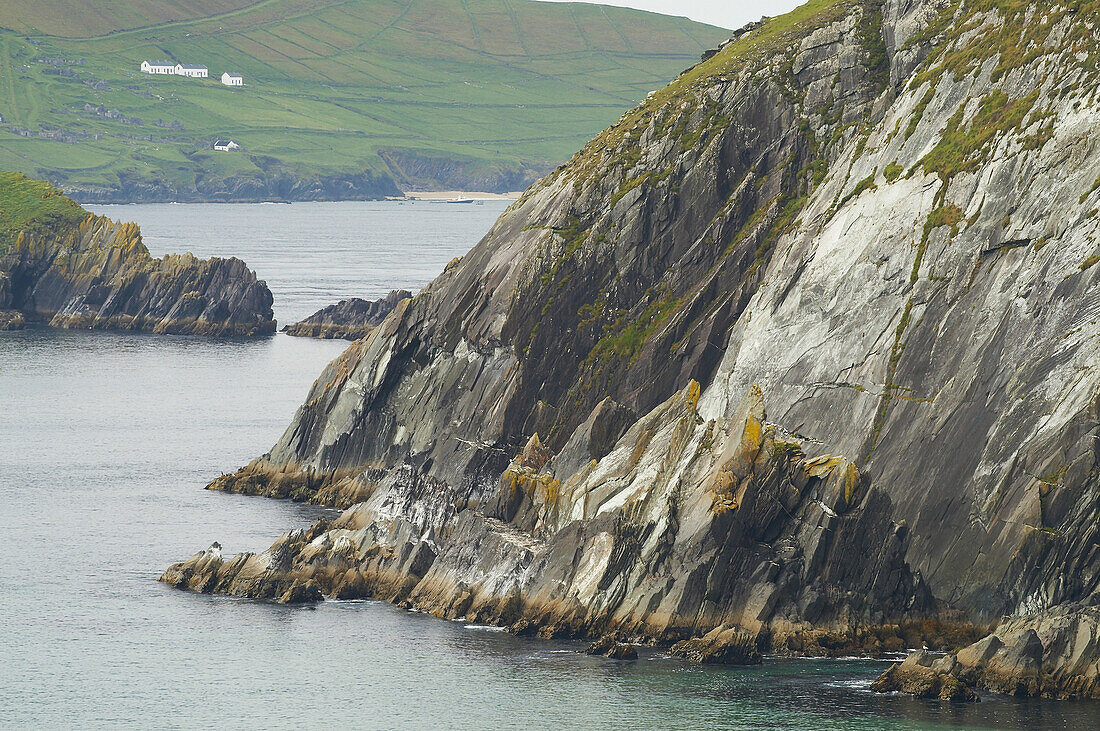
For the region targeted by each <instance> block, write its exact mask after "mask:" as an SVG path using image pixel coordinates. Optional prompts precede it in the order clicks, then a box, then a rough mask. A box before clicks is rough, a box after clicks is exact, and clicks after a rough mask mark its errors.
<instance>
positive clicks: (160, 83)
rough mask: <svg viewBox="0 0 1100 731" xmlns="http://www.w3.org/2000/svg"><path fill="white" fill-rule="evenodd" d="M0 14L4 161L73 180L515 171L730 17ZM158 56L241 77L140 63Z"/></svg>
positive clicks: (444, 9) (89, 1)
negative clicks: (226, 81)
mask: <svg viewBox="0 0 1100 731" xmlns="http://www.w3.org/2000/svg"><path fill="white" fill-rule="evenodd" d="M13 6H14V7H13ZM214 6H217V7H218V8H220V9H222V10H224V12H220V13H219V14H217V15H207V13H209V12H210V11H211V9H212V8H213V7H214ZM225 9H228V10H225ZM8 16H10V17H8ZM0 26H4V27H8V28H10V30H0V115H3V123H2V124H0V168H2V169H10V170H19V171H22V172H26V173H28V174H30V175H34V176H36V177H40V178H45V179H48V180H50V181H51V182H54V183H55V184H58V185H60V186H62V187H64V188H65V189H67V190H71V191H74V193H75V194H76V195H78V196H82V197H84V198H87V197H89V196H90V197H92V198H95V197H96V195H95V194H94V193H92V192H91V191H94V190H95V189H102V190H111V189H119V188H125V187H126V186H127V185H131V186H132V185H133V184H135V183H141V184H155V183H162V184H166V185H169V186H172V187H174V188H177V189H179V190H186V189H196V188H202V187H203V186H204V185H206V186H207V187H209V186H210V185H211V183H212V181H223V180H242V179H244V180H249V179H256V180H262V179H265V177H270V176H272V175H277V174H291V175H301V176H311V175H312V176H332V175H341V174H356V173H361V172H363V171H375V172H377V173H380V174H384V175H388V176H391V177H392V178H393V179H394V180H395V181H396V183H397V185H398V186H399V187H402V188H430V187H437V188H438V187H444V188H446V187H452V186H457V185H458V184H460V183H465V184H464V185H463V186H462V187H468V188H477V187H482V188H486V187H496V188H501V187H511V186H509V185H508V183H513V184H514V183H515V182H516V181H518V180H521V179H524V178H530V176H531V175H533V174H535V173H536V172H541V171H543V170H546V169H547V168H549V167H551V166H553V165H555V164H558V163H560V162H562V161H564V160H565V159H567V158H568V157H569V155H570V154H572V153H573V152H574V151H575V150H577V149H578V148H580V147H581V146H582V145H583V143H584V142H585V141H586V140H587V139H589V138H590V137H591V136H592V135H594V134H595V133H596V132H598V131H599V130H601V129H602V128H604V127H605V126H606V125H607V124H609V123H610V122H612V121H614V120H615V119H616V118H617V117H618V116H619V115H620V114H622V112H624V111H625V110H627V109H628V108H630V107H632V106H633V105H634V104H635V103H637V102H638V101H639V100H641V99H642V98H643V97H644V96H645V95H646V94H647V93H648V92H649V91H651V90H653V89H656V88H659V87H661V86H663V85H664V84H665V83H667V82H668V81H669V80H670V79H671V78H673V77H674V76H675V75H676V74H677V73H678V72H679V71H681V70H683V69H684V68H685V67H687V66H689V65H691V64H692V63H694V62H695V61H697V60H698V54H699V53H700V51H701V50H702V49H704V48H708V47H712V46H713V45H715V44H716V43H717V42H719V41H721V40H722V39H723V38H725V37H726V36H727V35H728V32H727V31H724V30H721V29H718V28H714V27H711V26H706V25H702V24H699V23H695V22H692V21H689V20H687V19H684V18H673V17H668V16H661V15H655V14H651V13H643V12H638V11H633V10H627V9H622V8H614V7H602V6H594V5H585V4H566V3H561V4H559V3H539V2H531V1H529V0H261V1H260V2H254V1H253V2H248V0H228V2H226V1H225V0H221V1H219V2H215V1H214V0H191V1H190V2H176V3H172V2H163V1H162V0H144V1H142V0H7V2H6V3H5V4H4V10H3V11H2V14H0ZM81 35H85V36H87V37H79V36H81ZM161 58H167V59H172V60H176V61H181V62H183V63H200V64H204V65H206V66H208V67H209V68H210V73H211V77H219V76H220V75H221V73H222V71H226V70H230V71H237V72H240V73H242V74H243V75H244V77H245V84H246V86H245V87H244V88H243V89H231V88H228V87H224V86H222V85H221V84H220V83H219V82H218V80H217V78H210V79H203V80H199V79H186V78H177V77H172V76H149V75H146V74H141V73H139V71H138V66H139V64H140V62H141V61H142V60H144V59H161ZM86 105H90V106H86ZM116 112H117V114H116ZM105 113H107V114H109V115H111V116H105ZM118 114H120V115H122V118H119V117H118V116H117V115H118ZM157 120H160V124H158V123H157ZM139 122H140V123H139ZM223 136H224V137H230V138H232V139H234V140H235V141H237V142H238V143H240V144H241V145H242V146H243V148H244V149H243V151H241V152H234V153H215V152H213V151H212V150H211V149H210V146H211V143H212V141H213V140H214V139H215V138H216V137H223ZM478 183H483V185H478Z"/></svg>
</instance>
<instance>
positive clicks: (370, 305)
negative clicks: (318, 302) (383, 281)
mask: <svg viewBox="0 0 1100 731" xmlns="http://www.w3.org/2000/svg"><path fill="white" fill-rule="evenodd" d="M410 297H412V292H409V291H408V290H404V289H395V290H393V291H392V292H390V293H389V294H388V295H386V296H385V297H382V298H381V299H377V300H371V301H368V300H362V299H358V298H356V297H353V298H351V299H346V300H342V301H340V302H339V303H337V304H335V305H329V306H328V307H325V308H323V309H320V310H318V311H317V312H315V313H313V314H312V315H310V316H309V317H307V318H306V319H304V320H302V321H300V322H295V323H292V324H290V325H286V326H285V327H283V332H285V333H286V334H287V335H296V336H300V337H311V338H343V339H344V340H358V339H359V338H362V337H366V335H367V333H369V332H370V331H371V330H373V329H374V328H375V327H377V326H378V324H379V323H381V322H382V320H384V319H386V316H387V315H389V314H390V313H391V312H393V310H394V309H395V308H396V307H397V305H398V304H400V303H401V301H402V300H406V299H409V298H410Z"/></svg>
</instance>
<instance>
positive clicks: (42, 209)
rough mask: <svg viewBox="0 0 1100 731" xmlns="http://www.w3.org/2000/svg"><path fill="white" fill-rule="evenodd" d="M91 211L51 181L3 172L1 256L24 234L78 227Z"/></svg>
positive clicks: (0, 175)
mask: <svg viewBox="0 0 1100 731" xmlns="http://www.w3.org/2000/svg"><path fill="white" fill-rule="evenodd" d="M87 215H88V212H87V211H85V210H84V209H83V208H81V207H80V205H78V204H77V203H76V202H75V201H73V200H72V199H70V198H66V197H65V195H64V194H63V193H62V192H61V191H60V190H58V189H57V188H55V187H53V186H52V185H50V184H49V183H47V182H44V181H41V180H34V179H33V178H28V177H27V176H26V175H23V174H22V173H13V172H8V171H5V170H0V254H6V253H7V252H8V251H9V250H10V249H11V247H12V244H14V243H15V240H16V238H17V237H18V236H19V233H20V232H21V231H37V230H43V229H46V228H51V227H54V226H55V225H58V224H61V225H71V226H76V225H78V224H79V223H80V222H81V221H83V220H84V218H85V217H87Z"/></svg>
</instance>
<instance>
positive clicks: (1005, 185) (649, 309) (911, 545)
mask: <svg viewBox="0 0 1100 731" xmlns="http://www.w3.org/2000/svg"><path fill="white" fill-rule="evenodd" d="M1098 26H1100V9H1098V8H1096V7H1094V6H1093V5H1090V4H1077V5H1074V6H1073V7H1066V6H1054V7H1051V6H1049V5H1047V4H1041V3H1027V2H1008V1H1007V0H1004V1H1002V0H991V1H990V2H982V3H975V2H969V0H885V1H884V2H878V1H875V0H837V1H836V2H821V3H811V4H808V5H806V6H804V7H802V8H800V9H799V10H798V11H797V12H795V13H792V14H790V15H787V16H782V17H779V18H773V19H771V20H769V21H767V22H766V23H765V24H764V25H763V26H762V27H760V28H757V29H755V30H749V31H748V32H746V33H745V34H743V35H741V36H740V37H739V38H737V39H736V40H735V41H733V42H732V43H729V44H727V45H726V46H725V47H724V48H722V49H721V50H720V51H719V52H718V53H716V54H714V55H713V56H712V57H710V58H709V59H707V60H706V61H704V62H703V63H701V64H699V65H698V66H696V67H694V68H692V69H689V70H688V71H687V72H685V73H684V74H683V75H682V76H681V77H680V78H679V79H677V81H676V82H674V83H673V84H672V85H671V86H669V87H668V88H666V89H663V90H661V91H659V92H657V93H655V94H653V95H651V97H650V98H649V99H648V100H647V102H646V103H645V104H643V105H642V106H640V107H638V108H637V109H635V110H632V111H631V112H629V113H628V114H626V115H624V116H623V118H622V119H620V120H619V122H618V123H617V124H615V125H614V126H612V127H611V128H609V129H608V130H606V131H605V132H604V133H602V134H601V135H599V136H598V137H597V138H596V139H594V140H593V141H592V142H591V143H589V145H587V146H586V147H585V148H584V149H583V150H582V151H581V152H579V153H578V154H577V155H576V156H575V157H574V158H573V160H571V161H570V162H569V163H568V164H567V165H565V166H563V167H562V168H560V169H558V170H557V171H555V172H554V173H552V174H551V175H549V176H547V177H546V178H544V179H543V180H541V181H540V182H539V183H537V184H536V185H534V186H532V188H531V189H529V190H528V191H527V192H526V193H525V195H524V197H523V198H522V199H521V200H520V201H518V202H517V203H515V204H514V205H513V206H511V207H510V208H509V209H508V211H506V212H505V213H504V215H502V216H501V218H500V219H499V220H498V221H497V223H496V224H495V225H494V227H493V228H492V230H491V231H490V232H489V233H488V235H487V236H486V237H485V239H483V240H482V241H481V242H480V243H479V244H478V245H477V246H476V247H474V249H473V250H472V251H471V252H470V253H469V254H467V255H466V256H465V257H463V258H462V259H461V260H459V261H457V262H455V263H453V264H452V265H450V266H449V267H448V268H447V270H446V271H445V272H444V273H443V274H442V275H440V277H438V278H437V279H436V280H435V281H434V282H433V283H432V284H431V285H429V286H428V287H427V288H426V289H425V290H423V291H422V292H420V293H419V294H418V295H417V296H416V297H415V298H413V299H412V300H409V301H407V302H405V303H403V304H402V305H400V306H399V307H398V308H396V309H395V310H394V312H393V313H391V314H390V316H389V317H388V318H387V319H386V320H385V321H384V322H383V323H382V324H381V325H379V326H378V327H377V328H376V329H375V330H373V331H372V332H371V333H370V334H369V335H368V336H367V337H366V338H364V339H362V340H360V341H357V343H356V344H355V350H354V351H352V352H349V353H346V354H345V355H344V356H342V357H341V359H340V360H339V361H337V362H336V363H334V364H333V365H331V366H330V367H329V368H328V369H327V370H326V371H325V373H324V374H323V375H322V377H321V378H320V379H319V380H318V382H317V383H316V384H315V385H314V388H313V390H312V391H311V393H310V395H309V397H308V400H307V402H306V403H305V404H304V405H303V406H302V407H301V408H300V409H299V411H298V413H297V415H296V417H295V419H294V422H293V423H292V424H291V426H290V427H289V428H288V429H287V431H286V432H285V433H284V435H283V437H282V438H281V439H280V440H279V441H278V442H277V443H276V445H275V446H274V447H273V448H272V450H271V451H270V452H269V453H268V454H266V455H264V456H263V457H262V458H260V459H259V460H257V461H255V462H253V463H252V464H251V465H249V466H247V467H245V468H243V469H242V470H241V471H240V472H238V473H237V474H235V475H231V476H225V477H223V478H222V479H220V480H219V481H218V483H217V486H218V487H219V488H221V489H241V490H244V491H249V490H252V489H253V487H254V486H255V485H257V484H260V483H264V482H265V481H269V478H270V477H271V476H272V475H281V476H282V477H281V478H280V479H281V481H282V482H284V483H287V482H290V483H296V484H298V485H299V490H298V492H297V494H296V497H298V498H299V499H310V500H317V501H322V502H332V501H333V499H336V500H343V499H347V498H348V496H350V495H353V494H357V495H358V496H359V497H355V498H352V499H354V500H359V499H362V500H365V502H363V503H362V504H361V505H357V506H353V507H351V508H350V509H349V511H348V512H347V513H345V515H344V516H343V517H342V518H341V519H340V520H339V521H337V524H336V525H334V526H332V527H330V528H328V529H325V531H324V532H323V534H322V535H321V536H318V537H316V540H319V541H320V542H321V543H322V544H323V543H325V542H326V541H332V545H333V546H335V545H336V542H337V541H339V540H340V539H341V538H343V537H347V538H348V541H350V542H351V543H350V544H348V543H340V546H341V549H340V550H345V549H346V551H345V553H343V554H340V555H342V556H343V558H337V557H336V554H335V553H334V550H335V549H333V550H328V549H325V550H323V551H322V550H321V549H319V548H318V549H317V550H318V551H320V552H319V553H317V554H309V555H310V556H316V557H321V558H317V561H318V562H319V563H318V566H324V567H328V568H325V570H324V571H315V570H310V571H309V572H307V573H308V574H309V575H310V576H313V575H314V574H318V575H321V574H325V575H327V573H326V572H329V571H330V570H331V573H332V576H333V577H342V578H332V579H322V578H317V579H316V580H317V581H318V585H319V586H320V587H321V590H322V592H324V593H325V594H326V595H329V594H332V593H337V594H338V593H340V592H343V591H353V592H358V593H363V592H366V593H369V594H370V595H373V596H381V597H384V598H390V599H393V600H395V601H400V602H407V603H410V604H414V605H416V606H420V607H423V608H425V609H427V610H429V611H433V612H436V613H438V614H441V615H443V616H471V617H477V618H479V619H481V620H484V621H495V622H500V623H503V624H510V625H513V626H514V625H515V623H516V622H521V621H522V622H527V623H529V624H528V625H525V626H531V625H534V626H537V627H539V628H540V630H541V631H543V632H544V633H546V634H558V633H564V634H570V633H576V632H581V633H586V634H608V633H616V635H617V636H620V637H630V636H631V635H632V634H637V635H638V636H641V637H645V638H648V639H651V640H654V641H662V642H677V641H680V640H686V639H691V638H701V637H703V636H704V635H706V634H707V633H709V632H711V631H713V630H715V629H716V628H724V629H723V630H722V631H727V630H730V629H734V630H739V631H743V632H746V633H748V634H750V635H752V636H754V637H755V638H757V640H756V644H757V645H758V646H759V648H760V649H761V651H764V650H765V649H767V648H772V649H773V650H774V649H775V648H779V650H781V651H791V652H807V653H822V654H827V653H829V652H834V653H835V652H839V651H852V650H856V651H858V652H876V651H882V650H886V649H892V650H898V649H904V647H906V646H908V647H913V646H918V643H919V642H920V641H921V637H922V636H924V637H929V636H931V637H938V639H939V642H940V643H941V644H938V645H936V646H937V647H944V646H945V645H948V644H953V645H954V646H955V647H958V646H961V645H964V644H969V642H972V641H973V639H976V637H977V636H980V634H976V635H974V636H973V637H971V638H969V639H963V638H964V637H966V635H967V632H972V633H975V632H979V631H980V632H981V633H984V631H985V630H986V628H987V627H988V625H989V623H990V622H992V621H993V620H994V619H996V618H998V617H1000V616H1001V615H1002V614H1005V613H1009V614H1013V615H1025V614H1030V613H1034V612H1035V611H1038V610H1043V609H1049V608H1051V607H1055V606H1057V605H1059V604H1062V603H1065V602H1073V601H1078V600H1081V599H1083V598H1084V597H1087V596H1089V595H1090V594H1091V593H1093V592H1094V591H1096V590H1097V587H1098V585H1100V560H1098V554H1097V551H1096V544H1097V539H1098V535H1100V533H1098V531H1100V439H1098V437H1100V371H1098V370H1097V368H1096V363H1097V362H1100V309H1098V308H1100V297H1098V294H1097V293H1098V292H1100V267H1098V266H1095V261H1096V260H1097V259H1098V258H1100V250H1098V249H1097V244H1096V241H1097V239H1098V238H1100V216H1097V214H1096V209H1097V207H1098V206H1100V185H1098V184H1097V182H1096V181H1097V180H1098V179H1100V149H1098V147H1100V135H1098V134H1097V128H1098V126H1100V100H1098V99H1097V97H1096V95H1095V93H1094V90H1095V88H1096V82H1097V81H1098V80H1100V79H1098V72H1097V68H1098V66H1097V64H1096V63H1095V62H1094V61H1095V59H1093V57H1092V56H1091V55H1089V54H1091V53H1092V52H1091V51H1090V50H1087V49H1089V48H1091V45H1093V44H1092V38H1093V36H1094V33H1095V29H1096V28H1097V27H1098ZM691 382H696V383H698V384H700V385H701V393H700V394H699V396H698V400H697V403H690V406H689V402H691V401H692V399H690V398H688V396H687V395H686V394H687V393H688V391H687V388H688V386H687V384H689V383H691ZM757 385H759V386H760V387H761V388H762V390H763V393H765V394H767V399H768V413H769V419H768V421H767V422H765V421H764V420H763V419H762V418H761V417H757V421H759V422H760V423H761V424H762V425H763V426H762V427H761V441H760V445H761V447H760V451H758V452H755V454H756V456H755V457H754V458H753V459H752V460H751V464H752V468H751V469H748V468H747V465H748V464H749V462H747V461H743V462H737V460H734V462H733V463H731V464H734V465H735V466H734V467H727V466H723V465H725V464H726V463H725V461H724V460H726V459H728V458H730V457H731V456H735V455H740V457H739V458H740V459H744V460H747V459H748V458H747V455H749V454H753V453H754V452H753V451H752V450H748V451H738V449H739V448H735V447H734V446H731V445H736V444H738V443H739V442H738V440H739V439H740V437H741V435H743V434H744V433H745V424H746V423H747V422H746V418H747V417H746V412H745V410H744V408H743V407H742V405H743V404H745V403H746V396H747V395H749V397H748V399H747V401H748V402H750V403H753V402H754V401H753V398H752V394H754V393H755V392H754V387H755V386H757ZM749 412H750V413H757V412H755V411H753V410H752V409H749ZM708 430H710V431H709V436H708ZM536 434H537V435H538V437H539V438H538V439H537V440H536V439H534V435H536ZM612 435H613V436H612ZM658 437H660V438H658ZM783 445H792V446H789V447H788V446H783ZM515 455H520V458H519V459H516V460H513V459H512V458H513V457H514V456H515ZM723 455H724V456H723ZM761 455H764V456H761ZM818 460H820V461H818ZM638 465H641V466H642V469H641V470H640V471H639V470H638V469H636V467H637V466H638ZM736 465H740V466H736ZM502 480H503V484H502ZM788 485H789V487H788ZM819 530H820V531H821V533H820V534H819V533H818V532H817V531H819ZM342 531H348V533H344V532H342ZM360 531H365V532H360ZM325 536H327V537H325ZM424 536H427V538H424ZM311 540H313V539H311ZM276 545H277V546H278V545H280V544H276ZM288 545H289V544H288ZM295 545H297V544H295ZM318 545H320V544H318ZM349 545H350V546H351V548H354V551H353V552H350V553H349V552H347V551H351V548H348V546H349ZM280 550H283V549H280ZM285 550H287V551H289V552H290V553H291V555H293V556H298V557H299V558H297V559H292V560H291V564H290V566H291V567H292V568H293V570H294V571H297V570H299V568H298V567H300V566H301V565H302V564H301V560H302V558H301V557H302V556H304V554H303V553H302V551H300V550H298V549H295V548H291V547H288V548H286V549H285ZM311 550H313V549H311ZM370 551H377V553H370V555H369V556H368V555H367V554H368V552H370ZM311 560H313V559H312V558H311ZM353 567H354V568H355V572H356V573H355V574H352V575H348V573H347V572H348V570H349V569H351V568H353ZM591 567H594V568H591ZM595 576H598V577H599V578H593V577H595ZM268 578H269V580H271V581H284V580H285V578H286V576H284V575H283V574H271V575H269V577H268ZM185 583H186V582H185ZM222 586H223V587H224V588H225V590H227V591H231V592H232V591H236V589H235V588H234V586H233V582H231V581H230V582H229V583H226V584H224V585H222ZM345 586H354V587H355V588H354V589H345V588H344V587H345ZM933 597H934V599H933ZM922 622H923V624H922ZM936 622H938V623H939V624H935V623H936ZM948 637H950V638H951V639H950V640H948V639H947V638H948ZM930 647H931V645H930ZM938 692H939V691H937V693H938ZM949 694H950V693H949Z"/></svg>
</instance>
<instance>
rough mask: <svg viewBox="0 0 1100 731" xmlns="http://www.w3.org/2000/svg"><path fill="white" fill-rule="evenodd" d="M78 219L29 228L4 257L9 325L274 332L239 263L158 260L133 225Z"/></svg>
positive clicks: (259, 292)
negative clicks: (22, 322)
mask: <svg viewBox="0 0 1100 731" xmlns="http://www.w3.org/2000/svg"><path fill="white" fill-rule="evenodd" d="M15 182H16V184H22V183H23V182H25V179H24V180H23V181H15ZM43 185H44V184H43ZM52 195H55V196H56V195H59V194H57V193H56V191H54V192H53V193H52ZM74 208H75V206H74ZM75 210H76V211H77V212H78V213H79V214H80V215H79V216H77V217H76V218H72V219H71V220H66V219H58V218H42V219H40V220H39V219H33V220H30V221H28V222H27V223H26V224H25V225H24V226H23V227H22V228H20V230H19V231H18V232H17V233H16V234H15V235H14V240H13V241H12V242H10V243H9V245H7V246H4V247H0V251H4V252H5V253H3V254H2V255H0V273H2V275H3V279H2V284H0V293H2V296H3V297H4V299H5V302H4V303H3V306H6V307H9V308H11V309H12V310H17V311H18V312H19V313H20V316H12V317H10V318H4V319H5V321H8V322H13V323H18V322H19V320H20V317H21V316H25V317H26V318H29V319H32V320H38V321H41V322H48V323H49V324H50V325H52V326H54V327H62V328H79V329H95V330H104V329H112V330H138V331H146V332H155V333H176V334H189V335H218V336H224V335H231V336H257V335H267V334H270V333H272V332H274V331H275V320H274V319H273V313H272V310H271V304H272V297H271V292H270V291H269V290H268V288H267V285H266V284H265V283H264V282H261V281H258V280H257V279H256V275H255V274H254V273H253V272H252V271H250V270H249V269H248V267H247V266H246V265H245V263H244V262H242V261H241V260H239V259H217V258H215V259H208V260H201V259H196V258H195V257H194V256H192V255H191V254H183V255H169V256H165V257H164V258H162V259H154V258H152V257H151V256H150V255H149V251H148V250H147V249H146V248H145V245H144V244H143V243H142V242H141V232H140V231H139V229H138V227H137V225H136V224H133V223H117V222H115V221H112V220H110V219H109V218H106V217H104V216H96V215H93V214H91V213H87V212H86V211H81V210H80V209H78V208H76V209H75Z"/></svg>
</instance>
